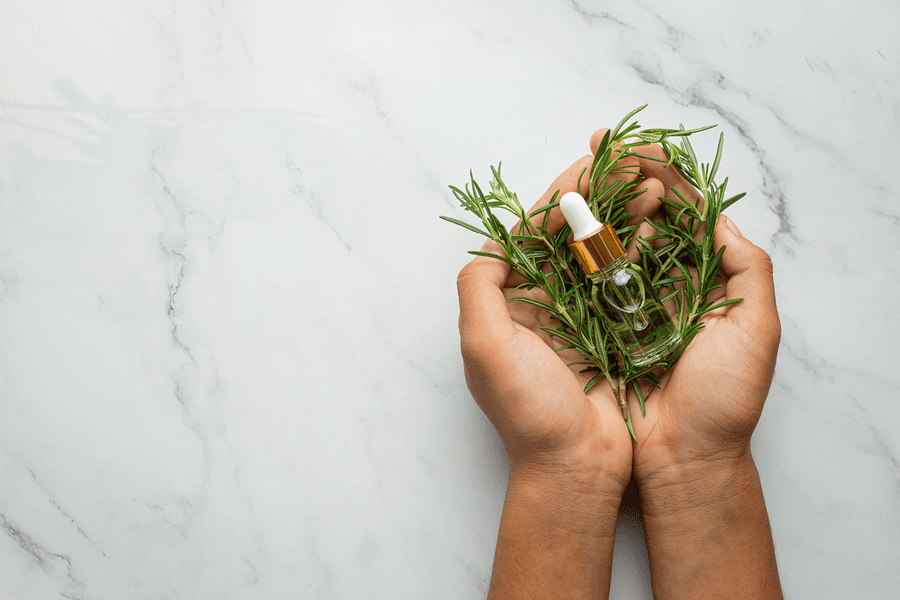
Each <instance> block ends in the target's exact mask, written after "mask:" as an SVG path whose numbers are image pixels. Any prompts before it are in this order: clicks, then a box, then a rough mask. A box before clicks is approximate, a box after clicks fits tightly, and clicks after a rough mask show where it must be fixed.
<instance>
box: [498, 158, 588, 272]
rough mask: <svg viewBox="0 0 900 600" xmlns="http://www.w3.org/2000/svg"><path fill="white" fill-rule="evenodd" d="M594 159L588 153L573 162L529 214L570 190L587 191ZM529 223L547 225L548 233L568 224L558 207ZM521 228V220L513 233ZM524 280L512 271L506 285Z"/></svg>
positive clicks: (538, 225) (537, 225)
mask: <svg viewBox="0 0 900 600" xmlns="http://www.w3.org/2000/svg"><path fill="white" fill-rule="evenodd" d="M593 160H594V157H592V156H590V155H588V156H583V157H581V158H580V159H578V160H576V161H575V162H574V163H572V165H571V166H570V167H569V168H568V169H566V170H565V171H563V172H562V173H561V174H560V175H559V177H557V178H556V179H555V180H554V181H553V183H552V184H551V185H550V187H549V188H547V191H546V192H544V195H543V196H541V197H540V199H539V200H538V201H537V202H535V203H534V206H532V207H531V208H530V209H529V210H528V214H531V213H533V212H534V211H536V210H538V209H539V208H541V207H542V206H547V205H548V204H550V201H551V200H553V201H559V199H560V198H562V197H563V195H564V194H566V193H568V192H578V193H582V192H581V190H585V191H587V188H588V184H589V181H590V171H591V163H592V161H593ZM529 223H531V225H532V226H534V227H545V228H546V230H547V233H549V234H550V235H556V233H557V232H558V231H559V230H560V229H562V227H563V225H565V224H566V218H565V217H563V215H562V211H561V210H559V208H558V207H555V208H552V209H550V210H549V211H547V212H543V213H541V214H539V215H536V216H534V217H532V218H530V219H529ZM521 228H522V223H521V222H519V223H516V225H515V227H513V229H512V231H513V233H519V232H520V230H521ZM524 282H525V280H524V279H523V278H522V276H521V275H519V274H518V273H515V272H512V273H510V275H509V277H508V279H507V281H506V286H507V287H516V286H518V285H521V284H522V283H524Z"/></svg>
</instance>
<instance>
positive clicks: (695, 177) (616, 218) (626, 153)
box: [441, 105, 744, 439]
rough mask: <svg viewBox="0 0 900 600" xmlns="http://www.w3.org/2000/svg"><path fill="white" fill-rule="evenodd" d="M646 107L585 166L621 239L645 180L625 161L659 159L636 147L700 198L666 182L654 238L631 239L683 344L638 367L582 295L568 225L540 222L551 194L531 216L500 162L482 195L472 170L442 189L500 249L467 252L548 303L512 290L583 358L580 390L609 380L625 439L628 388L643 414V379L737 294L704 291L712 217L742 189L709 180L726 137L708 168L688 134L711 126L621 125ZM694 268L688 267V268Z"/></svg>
mask: <svg viewBox="0 0 900 600" xmlns="http://www.w3.org/2000/svg"><path fill="white" fill-rule="evenodd" d="M644 108H646V105H644V106H642V107H640V108H638V109H635V110H634V111H632V112H631V113H629V114H628V115H626V116H625V118H623V119H622V121H621V122H619V124H618V125H617V126H616V128H615V129H613V130H611V131H608V132H607V133H606V135H605V136H604V137H603V140H602V141H601V142H600V145H599V147H598V149H597V152H596V154H595V156H594V161H593V163H592V165H591V169H590V188H589V189H590V194H589V198H588V205H589V206H590V208H591V210H592V211H593V212H594V215H595V216H596V217H597V218H598V220H600V221H608V222H610V223H612V225H613V227H614V228H615V230H616V233H617V234H618V235H619V238H620V239H621V240H622V243H623V244H628V243H629V242H630V241H631V239H632V238H633V237H634V235H635V232H636V230H637V228H638V226H639V225H640V223H636V224H633V225H630V226H629V225H628V223H627V222H628V219H629V217H630V216H631V215H630V214H629V212H628V210H627V208H626V206H625V204H626V203H627V202H628V201H629V200H631V199H633V198H635V197H637V196H638V195H640V194H641V193H642V192H643V190H638V189H637V187H638V185H639V184H640V182H641V181H642V180H643V179H644V178H643V176H642V175H641V173H640V172H639V167H638V166H637V165H627V164H623V163H625V162H627V160H624V159H628V158H630V157H640V158H643V159H650V160H657V159H654V158H651V157H649V156H646V155H643V154H641V147H644V146H648V145H650V144H659V145H660V146H662V148H663V151H664V152H665V155H666V157H667V159H668V161H667V164H669V165H671V166H672V167H673V168H675V169H676V170H677V171H678V172H679V173H680V174H681V175H682V177H684V179H685V180H686V181H687V182H688V183H690V184H691V185H692V186H694V188H695V189H696V190H697V192H698V193H699V200H693V201H692V199H690V198H684V197H683V196H682V195H681V194H680V193H679V192H678V191H677V190H675V189H674V188H672V191H673V192H674V195H675V196H676V197H677V200H673V199H670V198H662V197H661V198H660V200H661V201H662V205H661V210H660V211H658V213H657V215H656V216H655V218H645V219H644V220H646V221H648V222H649V223H650V224H651V225H652V226H653V228H654V229H655V230H656V232H657V233H658V235H654V236H651V237H650V238H643V239H639V240H637V241H638V245H639V257H638V260H637V261H635V264H637V265H639V266H640V267H641V268H643V269H644V271H645V272H646V273H647V274H648V276H649V278H650V281H651V283H652V285H653V291H654V293H656V294H657V296H658V297H659V298H660V299H661V300H662V301H663V302H669V301H672V302H674V306H675V315H674V319H675V321H676V323H677V326H678V328H679V331H680V333H681V338H682V343H681V344H680V345H679V346H678V347H677V348H676V349H675V350H674V351H673V352H672V353H671V354H670V355H668V356H665V357H661V358H660V359H659V360H658V361H657V362H654V363H652V364H647V365H643V366H641V367H640V368H636V367H635V366H634V365H633V364H631V362H630V361H629V360H628V357H627V355H625V354H623V353H622V352H621V351H620V349H621V348H623V347H624V342H623V340H622V339H621V337H620V336H619V334H618V333H617V332H616V329H615V328H614V327H613V323H612V322H611V320H610V319H611V317H609V315H608V314H607V313H606V312H605V311H603V310H600V309H599V307H597V306H596V305H595V303H594V302H593V300H592V298H591V294H590V292H589V290H590V289H591V286H590V285H589V284H588V281H587V278H586V277H585V275H584V273H583V272H582V271H581V269H580V268H579V266H578V264H577V263H576V261H575V257H574V255H573V254H572V252H571V250H570V249H569V247H568V245H567V243H566V241H567V237H568V235H569V233H570V230H569V227H568V226H567V225H565V226H563V228H562V229H560V230H559V231H558V232H556V233H552V232H550V231H549V230H548V229H547V224H548V218H549V215H550V211H551V210H553V209H554V208H556V207H557V206H558V205H559V203H558V201H557V200H558V199H557V196H558V194H559V192H558V191H557V192H556V194H554V195H553V197H552V198H551V200H550V202H549V203H548V204H546V205H544V206H542V207H540V208H538V209H536V210H534V211H533V212H531V213H529V212H527V211H526V210H525V208H523V207H522V204H521V203H520V202H519V199H518V197H517V196H516V194H514V193H513V192H511V191H510V190H509V188H507V186H506V184H505V183H504V181H503V178H502V177H501V176H500V167H499V166H498V167H497V168H494V167H491V172H492V174H493V177H492V179H491V182H490V191H489V192H487V193H485V192H484V190H483V189H482V188H481V186H479V185H478V183H477V182H476V181H475V179H474V177H473V176H472V175H471V173H470V182H469V184H467V185H466V186H465V187H464V188H463V189H460V188H457V187H454V186H450V189H451V190H452V191H453V194H454V195H455V196H456V198H457V200H459V202H460V204H461V205H462V207H463V208H464V209H465V210H467V211H469V212H471V213H472V214H473V215H475V216H476V217H477V218H478V219H479V220H480V221H481V227H479V226H476V225H471V224H469V223H466V222H463V221H460V220H458V219H453V218H450V217H441V218H442V219H444V220H446V221H450V222H451V223H455V224H457V225H460V226H462V227H465V228H466V229H469V230H470V231H474V232H475V233H478V234H480V235H483V236H485V237H488V238H490V239H492V240H494V241H495V242H497V244H499V246H500V248H501V249H502V254H493V253H487V252H481V251H470V254H474V255H477V256H488V257H491V258H494V259H496V260H501V261H503V262H505V263H508V264H509V265H510V267H511V268H512V270H513V271H514V272H515V273H517V274H518V275H520V276H521V277H522V279H523V280H524V283H522V284H521V285H520V286H519V288H526V289H532V288H534V287H538V288H540V289H541V290H543V291H544V292H545V293H546V294H547V298H548V299H547V301H543V300H537V299H535V298H531V297H528V296H515V295H514V296H512V298H511V299H512V300H515V301H518V302H525V303H527V304H531V305H534V306H538V307H540V308H542V309H544V310H546V311H547V312H548V313H550V316H551V317H552V318H553V319H555V320H556V322H558V323H559V324H558V325H557V326H556V327H553V328H549V327H544V328H542V329H543V330H544V331H546V332H548V333H549V334H550V335H552V336H553V337H555V338H557V339H558V340H560V341H561V342H562V345H561V346H560V347H559V348H557V351H559V350H563V349H575V350H577V351H578V352H580V353H581V355H582V356H583V357H584V359H585V360H584V361H579V362H578V363H573V364H580V365H584V369H583V370H582V372H583V373H584V372H593V373H595V375H594V376H593V377H592V378H591V379H590V381H589V382H588V384H587V385H586V386H585V388H584V391H585V393H587V392H588V391H590V389H591V388H593V387H594V386H595V385H596V384H597V383H599V382H600V381H601V380H603V379H605V380H606V381H607V383H608V384H609V385H610V387H611V388H612V391H613V394H614V395H615V398H616V402H617V403H618V405H619V407H620V408H621V410H622V415H623V417H624V418H625V422H626V424H627V425H628V430H629V431H630V432H631V436H632V438H635V435H634V429H633V427H632V424H631V415H630V412H629V409H628V404H627V402H626V394H627V390H628V386H629V385H631V386H632V387H633V388H634V390H635V393H636V395H637V399H638V402H639V404H640V407H641V413H642V414H643V413H645V409H644V401H645V396H644V393H643V391H642V389H641V385H640V384H641V382H642V381H645V382H649V384H650V386H651V387H659V385H660V380H659V378H658V376H657V374H658V373H660V372H661V371H664V370H665V369H668V368H669V367H671V366H672V365H673V364H674V363H675V361H676V360H678V358H679V357H680V356H681V354H682V353H683V352H684V350H685V349H686V348H687V346H688V345H689V344H690V342H691V340H692V339H693V338H694V336H696V335H697V333H698V332H699V331H700V330H701V329H702V328H703V323H702V322H701V318H702V317H703V315H705V314H706V313H708V312H710V311H712V310H715V309H717V308H720V307H722V306H727V305H728V304H733V303H735V302H739V301H740V300H739V299H735V300H727V301H723V302H719V303H714V302H710V301H707V297H708V295H709V293H710V292H712V291H713V290H714V289H716V288H717V287H719V286H718V285H717V284H716V280H717V278H718V276H719V266H720V263H721V260H722V253H723V251H724V247H723V248H721V249H720V250H719V251H718V252H713V237H714V235H715V225H716V222H717V221H718V218H719V214H720V213H721V212H722V211H723V210H724V209H725V208H727V207H729V206H731V205H732V204H734V203H735V202H737V201H738V200H739V199H741V198H742V197H743V196H744V194H738V195H736V196H732V197H730V198H728V199H726V198H725V188H726V186H727V184H728V178H727V177H726V178H725V179H724V180H722V183H716V180H715V177H716V174H717V171H718V169H719V164H720V163H721V159H722V149H723V144H724V134H720V136H719V146H718V149H717V151H716V156H715V159H714V160H713V162H712V164H711V165H710V164H708V163H701V162H699V161H698V159H697V155H696V154H695V152H694V149H693V147H692V146H691V142H690V139H689V138H690V136H691V135H693V134H696V133H699V132H701V131H705V130H707V129H711V128H712V127H715V126H714V125H712V126H709V127H702V128H699V129H691V130H685V129H684V127H683V126H679V129H640V126H639V124H638V123H637V121H632V122H631V123H630V124H628V123H629V121H630V120H631V119H632V117H634V116H635V115H636V114H637V113H638V112H640V111H641V110H643V109H644ZM628 172H630V173H632V174H634V175H636V176H637V177H636V178H635V179H634V180H633V181H631V182H626V181H624V180H623V179H614V180H610V179H609V177H610V176H611V175H616V174H622V173H628ZM498 209H499V210H505V211H508V212H510V213H512V214H513V215H515V216H516V217H517V218H518V219H519V222H520V225H519V226H517V227H516V228H514V229H513V230H512V231H510V230H508V229H507V228H506V227H505V226H504V225H503V223H501V221H500V219H499V218H498V217H497V215H496V214H495V212H496V211H497V210H498ZM652 240H661V241H663V242H664V244H663V245H662V246H661V247H659V248H654V247H653V246H652V245H651V244H650V243H649V242H650V241H652ZM692 269H693V270H695V271H696V274H692V272H691V270H692ZM519 288H517V289H519ZM635 439H636V438H635Z"/></svg>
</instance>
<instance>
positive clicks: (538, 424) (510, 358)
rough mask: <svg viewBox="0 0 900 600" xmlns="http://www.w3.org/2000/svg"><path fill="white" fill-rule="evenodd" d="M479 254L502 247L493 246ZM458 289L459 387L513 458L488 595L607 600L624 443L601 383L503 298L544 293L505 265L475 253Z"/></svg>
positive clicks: (571, 185) (567, 185) (555, 219)
mask: <svg viewBox="0 0 900 600" xmlns="http://www.w3.org/2000/svg"><path fill="white" fill-rule="evenodd" d="M592 160H593V157H591V156H587V157H585V158H583V159H581V160H579V161H577V162H575V164H573V165H572V166H571V167H569V169H567V170H566V171H565V172H564V173H563V174H562V175H560V176H559V177H558V178H557V179H556V181H555V182H554V183H553V185H552V186H551V187H550V189H549V190H548V191H547V193H545V194H544V196H543V197H542V198H541V199H540V200H539V201H538V203H537V205H536V206H535V207H533V209H532V210H534V209H536V208H538V207H539V206H541V205H545V204H547V203H548V202H549V201H550V199H551V197H552V196H553V194H554V192H556V191H557V190H559V192H560V194H564V193H566V192H569V191H574V190H579V189H586V188H587V181H586V177H585V181H581V182H579V177H580V175H581V173H582V172H583V171H585V170H586V169H587V170H589V168H590V165H591V161H592ZM635 166H636V165H635ZM635 170H636V168H635ZM620 176H621V177H626V176H627V177H629V178H631V179H634V178H636V177H637V175H636V174H627V175H625V174H622V175H620ZM579 183H581V184H582V185H581V186H579ZM564 222H565V220H564V219H563V217H562V215H561V213H560V211H559V210H558V209H554V210H552V211H551V212H550V214H549V218H548V224H547V228H548V229H549V230H550V231H551V232H556V231H558V230H559V229H560V228H561V227H562V226H563V223H564ZM483 250H485V251H487V252H491V253H499V252H500V249H499V247H498V246H497V245H496V244H494V243H493V242H489V243H487V244H485V246H484V248H483ZM457 283H458V288H459V309H460V314H459V331H460V339H461V345H462V355H463V363H464V365H465V373H466V382H467V383H468V385H469V390H471V392H472V396H474V398H475V400H476V401H477V402H478V404H479V406H480V407H481V408H482V410H483V411H484V413H485V414H486V415H487V417H488V418H489V419H490V420H491V423H493V425H494V427H495V428H496V429H497V432H498V433H499V434H500V438H501V439H502V440H503V445H504V446H505V448H506V453H507V455H508V457H509V463H510V472H509V486H508V489H507V492H506V499H505V502H504V506H503V516H502V518H501V520H500V531H499V533H498V539H497V551H496V554H495V557H494V567H493V572H492V575H491V588H490V593H489V596H488V597H489V598H490V599H491V600H501V599H505V598H525V597H527V598H533V599H535V600H538V599H541V598H548V599H549V598H554V599H555V598H561V597H572V598H575V597H579V598H581V597H584V598H605V597H607V596H608V594H609V582H610V576H611V565H612V553H613V542H614V540H615V531H616V521H617V517H618V509H619V504H620V502H621V498H622V492H623V491H624V489H625V486H626V485H627V483H628V481H629V478H630V475H631V462H632V454H631V449H632V443H631V437H630V435H629V433H628V430H627V428H626V427H625V423H624V422H623V420H622V416H621V413H620V411H619V409H618V407H617V406H616V403H615V401H614V399H613V397H612V392H611V391H610V389H609V386H607V385H604V384H602V383H601V384H598V385H596V386H594V388H593V389H592V390H591V392H590V393H589V394H587V395H585V394H584V392H583V390H584V386H585V385H586V384H587V382H588V379H587V375H584V374H579V373H578V372H577V371H578V367H573V368H570V367H568V366H566V365H567V364H568V363H569V362H574V361H578V360H583V359H582V358H581V357H580V355H578V354H577V353H575V354H574V355H573V354H572V352H571V351H562V352H557V351H556V350H555V348H557V347H559V346H560V345H561V344H560V343H559V341H558V340H557V339H555V338H551V337H550V336H549V335H548V334H547V333H545V332H544V331H541V329H540V328H541V326H553V323H551V321H550V317H549V315H548V314H547V313H546V312H545V311H544V310H543V309H539V308H536V307H534V306H531V305H528V304H524V303H521V302H515V301H512V300H510V298H511V297H512V295H513V294H530V295H532V296H533V297H536V298H540V299H542V300H546V296H543V297H542V296H541V294H542V292H540V290H531V291H530V292H528V291H523V290H519V291H515V288H516V286H517V285H518V284H519V283H521V280H520V279H518V277H517V276H515V274H513V273H511V271H510V268H509V266H508V265H506V263H503V262H501V261H498V260H496V259H492V258H485V257H479V258H476V259H475V260H473V261H472V262H471V263H469V264H468V265H467V266H466V267H465V268H464V269H463V270H462V272H460V274H459V278H458V280H457Z"/></svg>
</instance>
